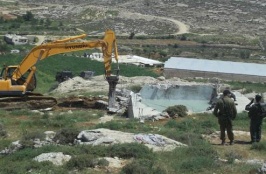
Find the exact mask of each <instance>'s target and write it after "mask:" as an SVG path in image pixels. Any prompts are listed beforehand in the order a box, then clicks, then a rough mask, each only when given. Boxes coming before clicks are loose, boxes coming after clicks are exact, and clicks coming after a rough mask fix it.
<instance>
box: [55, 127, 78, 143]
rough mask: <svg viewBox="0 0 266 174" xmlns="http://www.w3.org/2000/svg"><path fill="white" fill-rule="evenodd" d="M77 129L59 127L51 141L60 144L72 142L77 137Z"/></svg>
mask: <svg viewBox="0 0 266 174" xmlns="http://www.w3.org/2000/svg"><path fill="white" fill-rule="evenodd" d="M78 134H79V131H78V130H77V129H67V128H64V129H61V130H60V131H58V132H57V133H56V135H55V137H54V138H53V141H55V142H58V143H60V144H73V143H74V140H75V139H76V138H77V136H78Z"/></svg>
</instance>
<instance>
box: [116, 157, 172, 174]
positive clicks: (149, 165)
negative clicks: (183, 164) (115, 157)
mask: <svg viewBox="0 0 266 174" xmlns="http://www.w3.org/2000/svg"><path fill="white" fill-rule="evenodd" d="M154 166H155V165H154V161H152V160H147V159H138V160H134V161H133V162H131V163H129V164H127V165H126V166H124V167H123V168H122V171H121V173H123V174H147V173H150V174H164V173H167V172H166V170H165V169H163V168H162V167H160V166H155V167H154Z"/></svg>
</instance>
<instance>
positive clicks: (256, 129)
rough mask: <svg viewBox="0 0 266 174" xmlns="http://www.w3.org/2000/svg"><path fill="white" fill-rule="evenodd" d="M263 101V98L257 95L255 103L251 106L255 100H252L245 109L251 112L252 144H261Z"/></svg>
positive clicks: (249, 113)
mask: <svg viewBox="0 0 266 174" xmlns="http://www.w3.org/2000/svg"><path fill="white" fill-rule="evenodd" d="M261 99H262V97H261V96H260V95H256V96H255V103H254V104H253V105H251V104H252V103H253V102H254V99H252V100H251V101H250V103H249V104H247V105H246V108H245V110H247V111H249V112H248V116H249V118H250V138H251V143H254V142H259V141H260V139H261V125H262V120H263V115H262V106H261Z"/></svg>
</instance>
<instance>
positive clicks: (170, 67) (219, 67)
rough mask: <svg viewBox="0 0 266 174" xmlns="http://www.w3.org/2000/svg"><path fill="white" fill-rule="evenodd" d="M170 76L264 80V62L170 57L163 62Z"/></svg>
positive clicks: (167, 76) (265, 80)
mask: <svg viewBox="0 0 266 174" xmlns="http://www.w3.org/2000/svg"><path fill="white" fill-rule="evenodd" d="M164 75H165V77H166V78H170V77H180V78H188V77H203V78H213V77H216V78H220V79H224V80H235V81H250V82H266V64H258V63H243V62H232V61H221V60H206V59H196V58H184V57H171V58H170V59H168V60H167V61H166V62H165V64H164Z"/></svg>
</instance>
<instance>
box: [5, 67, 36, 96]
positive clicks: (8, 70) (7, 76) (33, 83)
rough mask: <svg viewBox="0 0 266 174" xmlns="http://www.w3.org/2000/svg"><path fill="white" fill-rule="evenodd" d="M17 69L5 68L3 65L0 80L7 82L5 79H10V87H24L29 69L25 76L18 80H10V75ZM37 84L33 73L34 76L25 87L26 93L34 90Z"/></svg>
mask: <svg viewBox="0 0 266 174" xmlns="http://www.w3.org/2000/svg"><path fill="white" fill-rule="evenodd" d="M16 69H17V66H6V65H4V68H3V69H2V72H1V78H2V79H3V80H7V79H11V84H12V85H24V84H25V82H26V80H27V78H28V76H29V74H30V72H31V69H29V70H28V71H27V72H26V73H25V74H23V75H22V76H21V77H20V78H19V79H18V80H16V81H15V80H13V79H12V75H13V73H14V71H15V70H16ZM36 86H37V84H36V76H35V73H34V75H33V76H32V77H31V79H30V81H29V83H28V84H27V86H26V91H30V92H31V91H33V90H34V89H35V88H36Z"/></svg>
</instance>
